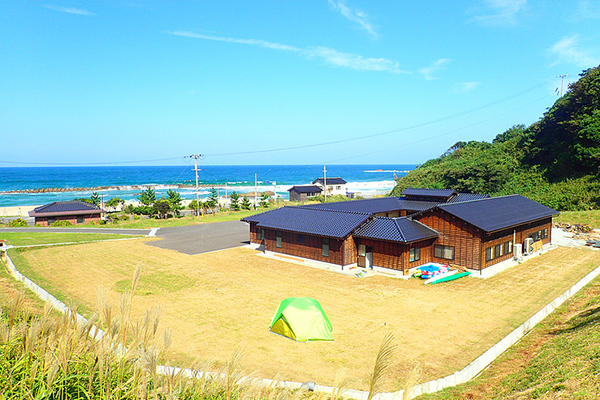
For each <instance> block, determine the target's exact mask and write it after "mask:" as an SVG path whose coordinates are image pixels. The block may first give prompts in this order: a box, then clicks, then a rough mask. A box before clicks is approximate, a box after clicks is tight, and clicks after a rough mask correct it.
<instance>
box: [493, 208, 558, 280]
mask: <svg viewBox="0 0 600 400" xmlns="http://www.w3.org/2000/svg"><path fill="white" fill-rule="evenodd" d="M543 229H548V237H547V238H546V239H542V243H543V244H548V243H551V241H552V218H547V219H544V220H542V221H536V222H533V223H530V224H525V225H521V226H518V227H516V228H513V229H509V230H506V231H505V236H504V237H500V238H498V237H497V236H496V235H493V234H492V235H490V237H493V239H491V240H490V239H489V238H487V237H484V242H483V246H482V256H481V257H482V258H481V259H482V260H483V264H484V266H483V268H487V267H490V266H492V265H494V264H497V263H499V262H501V261H505V260H509V259H511V258H512V257H513V253H510V254H506V255H504V256H502V257H498V258H495V259H493V260H491V261H485V251H486V249H487V248H488V247H490V246H495V245H497V244H500V243H504V242H507V241H509V240H510V241H512V240H513V238H515V242H514V243H513V246H514V245H515V244H523V242H524V241H525V238H528V237H529V235H530V234H532V233H534V232H537V231H541V230H543Z"/></svg>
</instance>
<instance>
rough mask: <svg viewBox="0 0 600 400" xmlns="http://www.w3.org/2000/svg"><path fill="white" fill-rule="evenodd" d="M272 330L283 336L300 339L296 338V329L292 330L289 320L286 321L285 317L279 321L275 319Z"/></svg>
mask: <svg viewBox="0 0 600 400" xmlns="http://www.w3.org/2000/svg"><path fill="white" fill-rule="evenodd" d="M271 332H273V333H276V334H278V335H281V336H285V337H288V338H290V339H293V340H296V341H297V340H298V339H296V335H295V334H294V331H292V329H291V328H290V326H289V325H288V323H287V321H285V320H284V319H283V318H279V319H278V320H277V321H275V323H274V324H273V326H272V327H271Z"/></svg>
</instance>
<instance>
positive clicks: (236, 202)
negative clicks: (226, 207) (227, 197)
mask: <svg viewBox="0 0 600 400" xmlns="http://www.w3.org/2000/svg"><path fill="white" fill-rule="evenodd" d="M230 207H231V209H232V210H233V211H239V210H240V195H239V194H237V192H236V191H235V190H234V191H233V193H231V204H230Z"/></svg>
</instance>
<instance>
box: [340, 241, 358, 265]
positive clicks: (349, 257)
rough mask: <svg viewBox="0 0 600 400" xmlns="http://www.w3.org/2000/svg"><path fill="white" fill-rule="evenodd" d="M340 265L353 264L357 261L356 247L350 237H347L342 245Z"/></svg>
mask: <svg viewBox="0 0 600 400" xmlns="http://www.w3.org/2000/svg"><path fill="white" fill-rule="evenodd" d="M342 251H343V259H342V265H348V264H355V263H356V262H357V261H358V247H357V246H356V244H355V242H354V238H353V237H352V235H350V236H348V237H347V238H346V240H344V243H343V250H342Z"/></svg>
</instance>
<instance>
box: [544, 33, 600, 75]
mask: <svg viewBox="0 0 600 400" xmlns="http://www.w3.org/2000/svg"><path fill="white" fill-rule="evenodd" d="M548 52H549V53H550V55H551V56H554V57H555V58H556V61H555V62H554V63H553V65H556V64H559V63H565V64H575V65H578V66H579V67H582V68H591V67H594V66H597V65H598V64H599V63H600V57H598V56H595V55H593V54H592V53H591V52H590V51H588V50H582V49H581V48H580V46H579V35H572V36H565V37H563V38H562V39H560V40H559V41H558V42H556V43H555V44H554V45H553V46H552V47H550V49H549V50H548Z"/></svg>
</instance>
